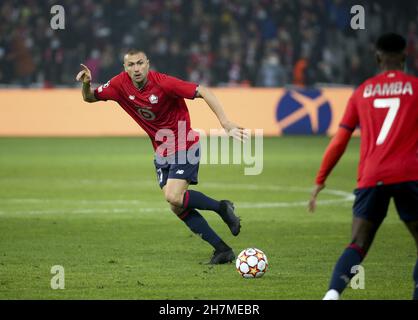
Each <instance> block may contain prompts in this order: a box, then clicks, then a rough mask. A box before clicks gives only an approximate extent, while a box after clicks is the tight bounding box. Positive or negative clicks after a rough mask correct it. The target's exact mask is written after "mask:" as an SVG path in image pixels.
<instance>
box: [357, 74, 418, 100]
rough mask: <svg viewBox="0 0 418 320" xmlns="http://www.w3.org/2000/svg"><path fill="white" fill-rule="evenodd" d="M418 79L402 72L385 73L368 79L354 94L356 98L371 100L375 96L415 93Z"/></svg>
mask: <svg viewBox="0 0 418 320" xmlns="http://www.w3.org/2000/svg"><path fill="white" fill-rule="evenodd" d="M417 86H418V78H417V77H415V76H413V75H410V74H407V73H405V72H402V71H400V70H392V71H385V72H382V73H379V74H377V75H375V76H373V77H370V78H368V79H366V80H365V81H364V82H363V83H362V84H360V85H359V86H358V87H357V89H356V90H355V91H354V92H353V96H355V97H363V98H369V97H374V96H381V95H382V96H384V95H396V94H397V93H399V94H401V93H403V92H404V91H405V90H406V91H411V92H412V91H415V90H413V89H412V88H416V87H417Z"/></svg>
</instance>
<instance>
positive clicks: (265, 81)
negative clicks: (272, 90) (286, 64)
mask: <svg viewBox="0 0 418 320" xmlns="http://www.w3.org/2000/svg"><path fill="white" fill-rule="evenodd" d="M286 83H287V78H286V74H285V70H284V68H283V66H282V65H281V64H280V60H279V57H278V56H277V55H275V54H272V53H270V54H268V55H267V56H266V57H265V58H264V59H263V62H262V64H261V68H260V72H259V75H258V81H257V83H256V85H257V86H258V87H283V86H284V85H286Z"/></svg>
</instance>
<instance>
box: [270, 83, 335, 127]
mask: <svg viewBox="0 0 418 320" xmlns="http://www.w3.org/2000/svg"><path fill="white" fill-rule="evenodd" d="M331 118H332V112H331V106H330V104H329V102H328V101H327V99H326V98H325V97H324V96H323V95H322V92H321V91H320V90H317V89H303V90H289V91H287V92H286V93H285V94H284V95H283V97H282V98H281V99H280V101H279V103H278V105H277V109H276V120H277V123H278V125H279V133H283V134H324V133H326V132H327V130H328V127H329V125H330V123H331Z"/></svg>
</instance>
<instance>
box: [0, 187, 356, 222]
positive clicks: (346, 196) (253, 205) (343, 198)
mask: <svg viewBox="0 0 418 320" xmlns="http://www.w3.org/2000/svg"><path fill="white" fill-rule="evenodd" d="M83 181H86V180H83ZM88 181H90V180H88ZM95 182H96V183H99V184H100V180H97V181H95ZM106 182H108V180H106ZM144 182H145V183H144ZM149 183H151V182H150V181H142V182H141V184H142V185H144V184H149ZM202 187H206V188H216V189H220V188H223V189H232V190H257V191H263V190H264V191H265V190H267V191H285V192H298V193H305V194H306V196H307V197H308V196H309V194H310V192H311V189H309V188H302V187H292V186H276V185H263V186H258V185H244V184H220V183H211V182H207V183H204V184H202ZM322 192H323V193H325V194H330V195H334V196H337V197H339V199H331V200H318V201H317V204H319V205H332V204H338V203H343V202H351V201H353V200H354V195H353V194H351V193H349V192H346V191H342V190H334V189H324V190H323V191H322ZM0 203H29V204H62V203H64V204H72V205H76V206H86V205H91V206H94V205H107V206H114V205H128V206H130V205H131V206H142V207H140V208H120V207H116V208H94V209H87V208H84V207H83V208H73V209H66V210H60V209H57V210H56V209H45V210H29V211H17V212H14V214H94V213H131V212H132V213H145V212H164V211H167V210H169V209H168V207H166V206H164V207H162V206H157V207H152V206H149V205H150V204H152V203H154V202H152V201H141V200H129V199H126V200H123V199H113V200H112V199H106V200H86V199H80V200H74V199H40V198H21V199H19V198H11V199H0ZM307 204H308V201H293V202H283V201H281V202H278V201H274V202H236V203H235V205H236V208H237V209H257V208H264V209H269V208H271V209H274V208H289V207H306V206H307ZM5 214H7V212H5V211H0V215H5Z"/></svg>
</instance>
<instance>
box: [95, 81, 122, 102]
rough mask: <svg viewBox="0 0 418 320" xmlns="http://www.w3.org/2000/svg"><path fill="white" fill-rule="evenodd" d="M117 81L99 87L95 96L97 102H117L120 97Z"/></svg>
mask: <svg viewBox="0 0 418 320" xmlns="http://www.w3.org/2000/svg"><path fill="white" fill-rule="evenodd" d="M116 86H117V81H116V79H115V78H112V79H111V80H109V81H108V82H106V83H105V84H102V85H101V86H99V87H97V88H96V89H95V90H94V96H95V97H96V99H97V100H103V101H107V100H114V101H117V100H118V97H119V93H118V90H117V88H116Z"/></svg>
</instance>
